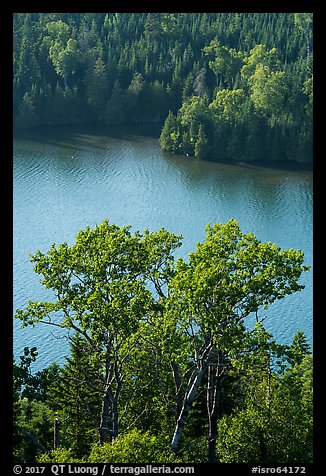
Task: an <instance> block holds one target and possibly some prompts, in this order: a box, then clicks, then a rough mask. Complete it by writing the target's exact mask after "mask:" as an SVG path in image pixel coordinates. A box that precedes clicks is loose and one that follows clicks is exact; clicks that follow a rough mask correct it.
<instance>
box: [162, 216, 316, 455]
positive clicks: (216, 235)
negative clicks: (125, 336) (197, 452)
mask: <svg viewBox="0 0 326 476" xmlns="http://www.w3.org/2000/svg"><path fill="white" fill-rule="evenodd" d="M307 270H308V267H307V266H305V265H304V264H303V253H302V252H301V251H300V250H293V249H289V250H281V249H280V248H279V247H278V246H276V245H275V244H273V243H270V242H267V243H261V242H260V241H259V240H258V239H257V238H256V237H255V236H254V235H253V234H252V233H249V234H243V233H242V232H241V230H240V228H239V225H238V223H237V222H236V221H235V220H230V221H229V222H227V223H226V224H224V225H223V224H219V223H217V224H215V225H213V226H210V225H208V226H207V228H206V241H205V242H204V243H200V244H198V245H197V250H196V252H193V253H190V254H189V260H188V262H186V261H184V260H183V259H181V258H180V259H179V260H178V261H177V268H176V275H175V276H174V278H173V279H172V281H171V285H170V287H169V289H170V295H169V300H168V303H167V304H168V309H169V313H170V319H172V320H173V319H175V325H176V326H177V328H178V332H183V333H184V335H185V336H187V338H188V340H189V344H188V345H189V347H188V349H189V360H190V361H191V359H192V367H191V374H190V377H189V379H188V382H187V385H186V387H185V392H184V403H183V406H182V408H181V411H180V414H179V417H178V421H177V424H176V427H175V432H174V436H173V438H172V441H171V450H172V451H173V452H174V453H177V452H178V450H179V447H180V440H181V435H182V433H183V429H184V427H185V424H186V421H187V418H188V415H189V410H190V408H191V405H192V402H193V401H194V399H195V397H196V395H197V393H198V389H199V387H200V385H201V381H202V379H203V377H204V375H205V374H206V375H207V376H208V387H207V392H208V393H207V401H208V409H207V410H208V418H209V434H208V442H209V444H208V459H209V461H214V460H215V458H216V451H215V450H216V448H215V446H216V435H217V424H218V418H219V403H218V402H219V399H220V391H221V383H222V380H223V378H224V375H225V373H226V372H227V370H226V369H227V367H228V366H229V359H231V358H232V357H234V356H235V355H237V354H238V353H239V352H241V351H242V350H243V346H244V342H246V335H247V332H249V331H248V329H247V328H246V327H245V326H244V322H245V318H246V317H248V316H249V315H252V314H255V313H256V315H258V314H257V313H258V311H259V309H260V308H262V307H268V305H269V304H271V303H273V302H274V301H275V300H277V299H281V298H283V297H284V296H286V295H288V294H292V293H294V292H296V291H300V290H301V289H302V288H303V286H302V285H301V284H299V282H298V280H299V278H300V276H301V274H302V272H303V271H307Z"/></svg>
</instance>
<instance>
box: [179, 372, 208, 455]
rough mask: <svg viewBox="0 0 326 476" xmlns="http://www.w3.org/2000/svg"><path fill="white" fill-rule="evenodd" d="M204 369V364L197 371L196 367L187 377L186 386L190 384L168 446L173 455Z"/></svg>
mask: <svg viewBox="0 0 326 476" xmlns="http://www.w3.org/2000/svg"><path fill="white" fill-rule="evenodd" d="M205 370H206V366H205V368H202V369H200V370H199V371H198V369H196V370H194V372H193V373H192V375H191V377H190V379H189V384H188V388H189V386H190V390H189V392H188V393H186V396H185V399H184V402H183V406H182V409H181V412H180V415H179V418H178V420H177V424H176V428H175V432H174V435H173V438H172V441H171V446H170V449H171V451H172V452H173V453H174V454H175V455H176V454H177V453H178V450H179V446H180V439H181V435H182V432H183V429H184V426H185V424H186V421H187V419H188V415H189V410H190V408H191V405H192V402H193V401H194V399H195V397H196V395H197V392H198V388H199V385H200V382H201V380H202V377H203V375H204V373H205Z"/></svg>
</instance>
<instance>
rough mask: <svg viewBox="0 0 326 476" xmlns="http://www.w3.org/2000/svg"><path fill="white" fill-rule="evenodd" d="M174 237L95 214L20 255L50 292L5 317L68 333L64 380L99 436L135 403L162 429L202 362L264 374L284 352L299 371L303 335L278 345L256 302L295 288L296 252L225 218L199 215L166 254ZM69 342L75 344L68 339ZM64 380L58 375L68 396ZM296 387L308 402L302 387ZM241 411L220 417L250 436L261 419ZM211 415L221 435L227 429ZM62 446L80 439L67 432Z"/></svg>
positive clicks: (222, 371) (113, 430) (220, 369)
mask: <svg viewBox="0 0 326 476" xmlns="http://www.w3.org/2000/svg"><path fill="white" fill-rule="evenodd" d="M181 239H182V237H181V236H180V235H174V234H172V233H170V232H168V231H167V230H165V229H164V228H161V229H160V230H158V231H156V232H150V231H149V230H145V231H144V233H143V234H141V233H140V232H139V231H136V232H134V233H132V232H131V227H130V226H124V227H118V226H116V225H113V224H109V222H108V221H107V220H105V221H104V222H103V223H101V224H100V225H96V226H95V227H94V228H93V229H91V228H89V227H86V228H85V229H84V230H81V231H80V232H79V233H78V234H77V236H76V240H75V243H73V244H72V245H71V246H69V245H68V244H67V243H62V244H59V245H55V244H53V245H52V246H51V248H50V249H49V251H48V252H47V253H41V252H40V251H37V252H36V253H35V254H34V255H32V256H31V260H32V262H34V263H35V267H34V269H35V272H36V273H38V274H39V275H40V276H41V278H42V279H41V283H42V284H43V286H45V288H47V289H50V290H51V291H52V293H53V294H52V301H44V302H38V301H31V302H29V304H28V305H27V307H26V309H25V310H18V311H17V312H16V317H17V318H19V319H20V320H21V322H22V326H28V325H33V326H34V325H36V324H37V323H39V322H40V323H44V324H48V325H53V326H57V327H60V328H66V329H67V331H68V332H69V333H70V334H71V333H74V338H71V342H72V350H73V352H75V354H73V355H72V356H71V357H70V358H69V359H68V363H69V365H70V366H71V368H73V367H74V366H75V367H76V369H77V367H78V375H77V374H74V375H73V374H69V379H72V380H71V382H72V384H73V385H74V388H75V390H76V394H78V395H80V393H79V391H80V388H81V387H80V386H81V383H83V384H85V385H87V391H83V395H84V396H85V398H86V400H87V399H88V395H92V398H91V402H92V406H93V405H94V413H93V416H92V421H93V420H94V419H95V420H96V419H98V420H100V422H99V425H98V426H97V427H98V428H99V435H100V443H101V444H104V443H105V441H107V438H109V437H110V438H111V435H112V436H113V437H114V438H116V437H117V436H118V435H119V433H120V427H122V428H126V429H127V430H128V431H129V428H131V427H132V425H133V424H134V423H133V421H137V419H138V417H137V416H136V417H135V415H134V413H135V412H138V413H140V414H141V415H143V413H144V417H143V423H142V425H143V426H142V428H144V429H145V430H146V429H147V428H151V427H150V424H149V423H148V422H149V421H150V420H151V419H153V418H161V419H162V422H161V428H162V429H163V428H169V431H168V432H170V431H171V428H172V427H173V423H172V427H171V421H170V418H171V415H174V417H175V418H176V419H177V418H178V415H180V411H181V409H182V408H183V402H185V401H186V399H187V395H189V394H190V389H192V388H193V385H194V382H195V383H196V392H197V387H198V389H199V387H200V386H201V385H202V377H204V374H205V372H207V371H208V370H207V369H208V368H210V369H211V370H212V368H214V369H215V370H214V371H216V372H217V373H216V378H222V376H224V375H228V374H229V373H230V372H235V373H236V372H242V373H244V374H246V373H248V368H252V369H253V370H255V371H256V370H257V369H260V370H261V372H262V374H264V373H265V372H266V368H267V367H266V365H267V364H268V365H269V363H270V362H271V361H272V360H274V361H275V363H276V365H278V366H279V368H280V369H282V371H284V355H285V354H287V353H288V355H289V356H290V358H291V359H292V361H293V365H292V367H293V372H292V373H293V375H291V377H290V380H291V379H292V380H294V379H295V380H296V382H299V381H300V379H299V377H298V373H299V372H300V371H301V370H300V369H299V367H298V365H299V364H300V363H301V362H302V361H303V360H304V359H303V358H302V355H301V354H302V352H304V349H305V342H304V339H302V338H300V336H298V337H297V339H296V341H295V343H294V344H293V346H292V348H291V349H290V351H288V350H287V349H284V346H280V345H278V344H276V343H275V342H274V341H273V339H272V336H271V335H270V334H268V333H267V332H266V330H265V329H264V328H263V327H262V325H261V322H259V318H258V312H259V310H260V309H261V308H263V307H266V306H268V305H270V304H271V303H273V302H274V301H275V300H276V299H281V298H283V297H284V296H286V295H288V294H291V293H294V292H296V291H299V290H300V289H302V285H300V283H299V279H300V276H301V274H302V272H305V271H307V270H308V269H309V268H308V267H307V266H305V265H304V256H303V253H302V251H300V250H294V249H289V250H282V249H281V248H280V247H278V246H277V245H276V244H274V243H271V242H266V243H262V242H260V241H259V240H258V239H257V237H256V236H255V235H254V234H253V233H247V234H243V233H242V232H241V230H240V227H239V224H238V222H237V221H236V220H234V219H231V220H229V221H228V222H227V223H225V224H222V223H215V224H208V225H207V227H206V239H205V241H203V242H202V243H198V244H197V247H196V250H195V251H194V252H192V253H189V256H188V260H185V259H183V258H179V259H178V260H177V261H176V260H175V257H174V253H175V251H176V249H177V248H178V247H179V246H180V244H181ZM252 314H255V315H256V319H257V324H256V326H255V327H253V328H252V329H250V328H249V327H248V324H247V322H246V318H248V316H249V315H252ZM77 342H79V344H78V345H79V347H78V353H76V348H75V349H74V347H73V343H77ZM301 351H302V352H301ZM77 354H78V355H77ZM35 355H36V354H35V349H32V350H31V351H29V349H26V351H25V357H24V358H23V359H25V360H24V361H23V363H22V365H25V367H26V366H29V365H30V363H31V361H32V360H33V359H34V358H35ZM78 356H79V357H78ZM295 365H296V367H295ZM75 367H74V368H75ZM294 367H295V368H294ZM211 370H210V371H211ZM249 374H250V372H249ZM198 375H199V377H198V378H197V376H198ZM223 378H224V377H223ZM250 378H251V377H250ZM252 378H255V379H256V378H257V377H256V376H254V377H252ZM192 379H195V380H192ZM196 379H197V380H196ZM292 380H291V381H292ZM17 382H18V381H17ZM18 383H19V382H18ZM73 385H71V386H70V385H67V386H65V390H64V391H65V398H67V399H68V400H69V398H70V397H71V395H70V393H69V392H70V387H71V389H72V388H73ZM264 385H265V383H264V384H262V388H263V387H264ZM298 385H299V384H298ZM264 388H265V387H264ZM71 391H72V390H71ZM303 392H304V394H305V401H306V403H305V405H306V406H308V405H309V402H310V401H311V398H310V397H311V395H310V393H309V389H305V390H304V391H303ZM193 394H194V395H195V393H193ZM78 398H79V397H78ZM149 402H151V403H149ZM89 403H90V402H88V401H85V405H86V407H87V405H88V404H89ZM83 404H84V403H83ZM147 405H148V406H149V407H150V408H149V407H148V408H147ZM189 405H190V404H189ZM87 408H89V407H87ZM92 408H93V407H92ZM77 410H78V412H80V408H79V407H78V409H77ZM292 410H293V411H294V409H293V408H292V407H291V409H290V411H291V412H292ZM119 412H122V415H121V416H120V417H119ZM124 418H126V419H128V418H129V419H130V418H131V422H130V421H129V420H128V422H126V423H124ZM252 418H256V413H255V411H254V410H253V409H249V410H248V412H247V411H245V412H244V413H239V414H238V415H237V418H235V419H233V420H232V419H230V425H231V426H230V431H231V433H232V432H233V430H232V428H233V429H234V428H236V427H238V428H239V431H241V432H242V433H241V434H242V435H244V437H245V438H246V435H247V433H246V431H247V430H246V428H254V430H253V431H256V430H257V428H258V430H259V431H258V430H257V431H258V433H257V435H258V437H259V435H260V433H259V432H261V431H265V427H264V426H263V424H261V423H258V427H257V426H253V427H252V425H253V423H252V421H251V419H252ZM277 418H278V417H277ZM95 420H94V421H95ZM87 421H88V420H87ZM282 421H283V420H282ZM89 423H90V420H89V421H88V423H87V425H89ZM97 423H98V422H97ZM67 425H68V426H69V428H68V429H67V435H68V433H69V431H71V432H72V433H71V437H70V436H69V438H74V437H73V434H75V432H77V433H78V434H79V431H80V430H79V426H78V424H75V423H74V424H71V425H70V424H68V423H67ZM138 425H139V426H141V424H140V423H138ZM221 425H222V426H221V429H222V433H223V431H224V434H225V438H226V440H227V441H228V442H229V443H228V445H229V444H231V443H230V441H231V437H232V435H231V433H229V430H227V427H225V428H224V426H223V425H224V423H221ZM275 425H278V423H277V422H276V423H275ZM91 426H92V425H91ZM91 426H90V434H92V435H93V434H94V431H93V430H91ZM136 427H137V426H136ZM92 428H93V427H92ZM164 431H167V430H164ZM77 433H76V434H77ZM137 438H138V436H137ZM146 441H147V440H146V438H145V440H144V444H146ZM257 441H258V442H259V438H258V440H257ZM253 444H254V443H253ZM255 444H256V443H255ZM255 444H254V445H255ZM72 445H75V448H79V449H78V451H79V450H80V448H81V446H80V445H79V444H78V442H77V443H72ZM86 446H87V445H86ZM231 446H232V445H231ZM110 448H111V446H110ZM230 448H231V447H230ZM230 448H229V449H228V448H226V449H225V450H223V451H222V450H221V458H225V461H229V458H233V457H234V456H232V454H231V453H232V452H233V449H232V450H231V449H230ZM256 449H257V448H256ZM76 451H77V449H76ZM248 451H249V450H248ZM255 451H256V450H255ZM76 454H77V453H76ZM236 454H237V455H238V456H237V457H239V458H247V456H243V455H242V453H239V452H236ZM245 454H246V455H247V454H248V453H247V450H246V452H245ZM257 457H258V456H257Z"/></svg>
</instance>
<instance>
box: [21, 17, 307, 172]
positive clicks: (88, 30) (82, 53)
mask: <svg viewBox="0 0 326 476" xmlns="http://www.w3.org/2000/svg"><path fill="white" fill-rule="evenodd" d="M312 62H313V44H312V15H311V14H309V13H175V14H173V13H51V14H50V13H17V14H15V15H14V125H15V127H17V128H21V127H35V126H39V125H59V124H76V123H88V122H95V123H101V124H105V125H107V126H111V125H119V124H126V123H130V122H131V123H139V122H157V123H159V124H161V125H162V132H161V136H160V145H161V148H162V149H163V150H166V151H170V152H177V153H183V154H189V155H195V156H196V157H199V158H215V159H227V160H232V159H233V160H234V159H235V160H242V161H249V160H273V161H276V160H286V161H297V162H306V163H310V162H311V161H312V101H313V89H312V79H313V71H312Z"/></svg>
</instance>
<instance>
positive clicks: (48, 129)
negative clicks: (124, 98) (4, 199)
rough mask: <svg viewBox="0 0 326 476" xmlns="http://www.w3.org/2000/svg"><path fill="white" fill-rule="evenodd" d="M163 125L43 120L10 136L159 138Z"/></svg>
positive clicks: (296, 166) (281, 165)
mask: <svg viewBox="0 0 326 476" xmlns="http://www.w3.org/2000/svg"><path fill="white" fill-rule="evenodd" d="M162 127H163V123H162V122H139V123H132V122H129V123H124V124H121V125H114V126H112V125H109V126H107V125H105V124H99V123H96V122H88V123H76V124H66V125H50V124H44V125H40V126H37V127H29V128H13V140H19V139H25V140H35V139H38V140H41V141H42V139H43V140H46V139H48V138H51V139H53V138H60V136H61V137H62V138H67V137H68V136H71V134H89V135H94V136H97V135H98V136H104V137H105V136H106V137H116V138H121V139H123V138H128V137H135V136H144V137H151V138H153V139H157V140H158V139H159V136H160V133H161V130H162ZM162 152H163V153H168V154H172V152H166V151H162ZM173 155H175V156H180V157H186V155H185V154H182V153H180V154H179V153H173ZM188 157H189V158H191V159H192V160H198V162H209V163H217V164H228V165H234V166H238V167H246V168H250V169H264V168H265V169H273V170H289V171H300V170H302V171H311V172H312V171H313V162H312V161H311V162H300V161H292V160H291V161H290V160H282V159H280V160H277V161H275V160H274V161H271V160H265V159H262V160H253V161H245V160H235V159H228V158H223V157H218V158H217V157H207V158H205V159H195V158H194V157H193V156H188Z"/></svg>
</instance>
